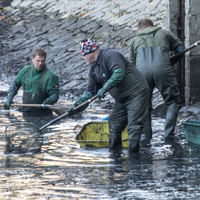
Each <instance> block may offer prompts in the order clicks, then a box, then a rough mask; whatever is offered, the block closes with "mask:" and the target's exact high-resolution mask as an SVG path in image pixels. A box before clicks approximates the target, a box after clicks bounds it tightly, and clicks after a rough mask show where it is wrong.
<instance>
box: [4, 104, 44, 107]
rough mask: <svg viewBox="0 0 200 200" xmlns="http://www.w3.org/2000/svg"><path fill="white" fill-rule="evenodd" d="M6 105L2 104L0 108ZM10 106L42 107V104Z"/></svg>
mask: <svg viewBox="0 0 200 200" xmlns="http://www.w3.org/2000/svg"><path fill="white" fill-rule="evenodd" d="M3 106H4V104H0V107H3ZM10 106H16V107H41V106H42V104H10Z"/></svg>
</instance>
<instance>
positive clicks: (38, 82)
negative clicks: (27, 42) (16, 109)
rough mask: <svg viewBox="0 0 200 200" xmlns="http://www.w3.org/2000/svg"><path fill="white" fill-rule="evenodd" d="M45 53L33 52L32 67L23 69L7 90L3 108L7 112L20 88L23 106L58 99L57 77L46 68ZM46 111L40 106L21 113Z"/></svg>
mask: <svg viewBox="0 0 200 200" xmlns="http://www.w3.org/2000/svg"><path fill="white" fill-rule="evenodd" d="M46 57H47V53H46V51H45V50H44V49H42V48H36V49H35V50H34V51H33V55H32V62H33V65H27V66H25V67H23V68H22V69H21V70H20V72H19V73H18V75H17V76H16V77H15V79H14V80H13V81H12V83H11V85H10V88H9V90H8V95H7V98H6V102H5V104H4V108H5V109H7V110H9V109H10V104H11V102H12V100H13V98H14V97H15V95H16V94H17V92H18V90H19V88H20V87H22V89H23V100H22V101H23V103H24V104H51V105H53V104H54V103H56V102H57V101H58V99H59V79H58V77H57V75H56V74H55V73H54V72H53V71H51V70H50V69H48V68H47V66H46V64H45V62H46ZM39 110H40V111H48V112H51V110H50V109H47V108H45V107H44V106H41V107H40V108H30V107H25V108H23V111H39Z"/></svg>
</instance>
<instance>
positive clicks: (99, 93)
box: [97, 83, 112, 100]
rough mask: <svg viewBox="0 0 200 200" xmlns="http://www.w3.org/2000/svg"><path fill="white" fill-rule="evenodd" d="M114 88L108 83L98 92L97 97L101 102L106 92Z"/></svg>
mask: <svg viewBox="0 0 200 200" xmlns="http://www.w3.org/2000/svg"><path fill="white" fill-rule="evenodd" d="M111 88H112V86H111V85H110V84H109V83H106V84H105V85H104V86H103V87H102V88H101V89H100V90H98V92H97V97H98V98H99V99H100V100H101V98H104V96H105V94H106V92H108V91H109V90H110V89H111Z"/></svg>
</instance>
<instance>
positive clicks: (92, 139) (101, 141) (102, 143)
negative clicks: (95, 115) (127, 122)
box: [76, 121, 129, 147]
mask: <svg viewBox="0 0 200 200" xmlns="http://www.w3.org/2000/svg"><path fill="white" fill-rule="evenodd" d="M128 139H129V135H128V128H127V127H126V128H125V129H124V131H123V132H122V147H128ZM76 140H77V141H78V142H79V144H80V146H81V147H84V146H94V147H109V127H108V121H95V122H89V123H87V124H85V125H84V126H83V127H82V129H81V130H80V132H79V133H78V134H77V136H76Z"/></svg>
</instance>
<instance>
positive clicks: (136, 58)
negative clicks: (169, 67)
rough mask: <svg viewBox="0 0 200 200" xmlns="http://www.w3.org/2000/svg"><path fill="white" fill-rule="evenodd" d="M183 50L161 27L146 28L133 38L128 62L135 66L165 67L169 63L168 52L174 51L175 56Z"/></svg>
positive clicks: (180, 44)
mask: <svg viewBox="0 0 200 200" xmlns="http://www.w3.org/2000/svg"><path fill="white" fill-rule="evenodd" d="M184 48H185V47H184V44H183V43H182V42H181V41H180V39H178V38H177V37H176V36H175V35H174V34H172V33H171V32H170V31H168V30H164V29H162V28H161V27H147V28H145V29H143V30H141V31H138V32H137V34H136V36H135V37H134V38H133V40H132V42H131V46H130V51H129V60H130V62H131V63H132V64H133V65H136V66H137V65H140V64H142V65H144V64H146V65H148V64H151V65H152V64H153V65H154V66H155V65H156V64H157V63H159V64H160V65H163V64H164V65H165V64H168V63H169V62H170V60H169V51H175V54H177V53H179V52H180V51H182V50H183V49H184ZM180 58H181V57H179V59H180ZM177 61H178V60H176V62H177Z"/></svg>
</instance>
